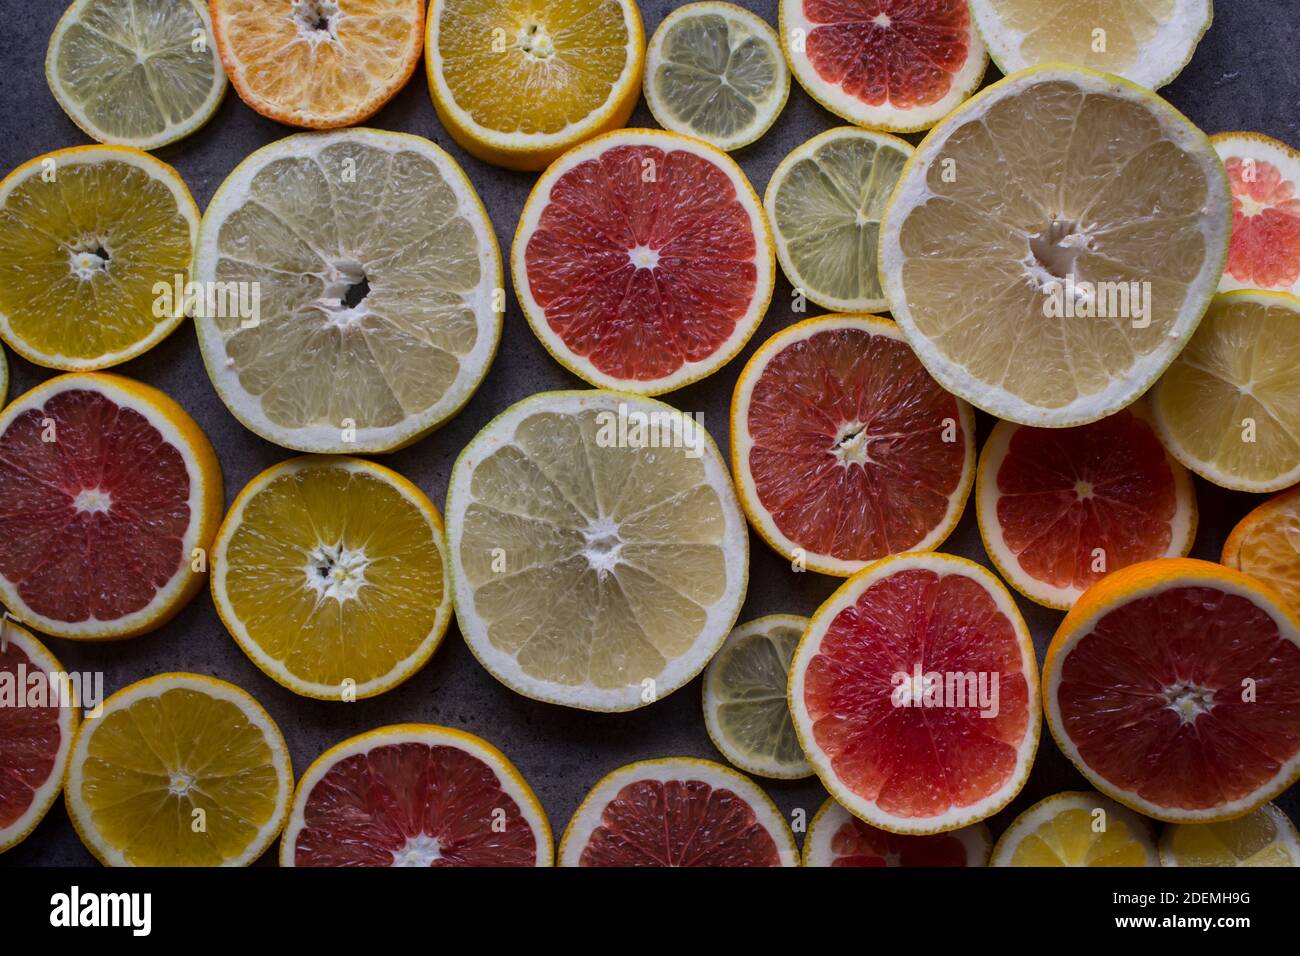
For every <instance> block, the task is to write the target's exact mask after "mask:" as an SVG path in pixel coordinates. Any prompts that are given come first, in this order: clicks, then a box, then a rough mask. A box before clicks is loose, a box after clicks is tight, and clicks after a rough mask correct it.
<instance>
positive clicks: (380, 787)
mask: <svg viewBox="0 0 1300 956" xmlns="http://www.w3.org/2000/svg"><path fill="white" fill-rule="evenodd" d="M553 852H554V851H553V847H552V842H551V826H550V824H549V823H547V821H546V813H545V812H544V811H543V810H542V805H541V804H540V803H538V801H537V796H536V794H534V793H533V790H532V788H531V787H530V786H528V781H526V780H524V778H523V777H522V776H520V774H519V771H518V770H516V769H515V767H514V765H513V764H512V763H511V762H510V761H509V760H507V759H506V756H505V754H503V753H501V751H499V750H497V749H496V748H495V747H493V746H492V745H491V744H490V743H488V742H487V741H486V740H483V739H482V738H479V737H475V736H474V735H473V734H467V733H465V732H464V731H462V730H453V729H452V728H450V727H438V726H435V725H433V724H396V725H394V726H391V727H380V728H378V729H377V730H372V731H369V732H368V733H364V734H360V735H358V736H356V737H351V738H349V739H347V740H345V741H343V742H342V743H341V744H338V745H336V746H334V747H331V748H330V749H329V750H327V751H325V752H324V753H323V754H321V755H320V756H319V757H317V758H316V760H315V762H313V763H312V765H311V766H310V767H308V768H307V772H306V773H305V774H303V775H302V780H301V781H299V783H298V790H297V793H296V794H295V795H294V799H293V812H292V813H291V814H290V815H289V823H288V826H286V827H285V831H284V839H282V840H281V841H280V865H281V866H425V867H429V866H432V867H447V866H550V865H551V859H552V856H553Z"/></svg>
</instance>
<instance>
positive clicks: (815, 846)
mask: <svg viewBox="0 0 1300 956" xmlns="http://www.w3.org/2000/svg"><path fill="white" fill-rule="evenodd" d="M992 847H993V836H992V834H990V833H989V828H988V827H987V826H985V825H984V824H983V823H976V824H974V825H973V826H969V827H962V828H961V829H960V830H953V831H952V832H950V833H934V834H930V835H928V836H915V835H912V834H900V833H890V832H889V831H888V830H878V829H876V828H875V827H873V826H871V825H870V824H869V823H863V822H862V821H861V820H859V819H858V818H857V817H855V816H854V815H853V814H851V813H849V811H847V810H845V809H844V808H843V807H842V806H840V805H839V804H838V803H836V802H835V800H834V799H830V800H827V801H826V802H825V803H823V804H822V807H821V809H820V810H818V811H817V813H816V814H815V815H814V816H813V818H812V820H811V821H809V823H808V835H807V836H806V837H804V841H803V865H804V866H854V867H859V866H860V867H885V866H906V867H912V866H917V867H936V866H985V865H986V864H987V863H988V861H989V851H990V850H991V849H992Z"/></svg>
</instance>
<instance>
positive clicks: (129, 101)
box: [45, 0, 226, 149]
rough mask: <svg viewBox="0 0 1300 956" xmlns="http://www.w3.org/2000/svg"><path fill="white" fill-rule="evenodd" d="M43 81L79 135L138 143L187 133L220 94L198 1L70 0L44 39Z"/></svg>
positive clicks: (222, 78) (218, 70) (160, 142)
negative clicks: (65, 10) (48, 86)
mask: <svg viewBox="0 0 1300 956" xmlns="http://www.w3.org/2000/svg"><path fill="white" fill-rule="evenodd" d="M45 79H46V81H47V82H48V83H49V84H50V91H51V92H52V93H53V94H54V98H55V99H56V100H58V101H59V105H60V106H62V107H63V111H64V112H65V113H67V114H68V116H69V118H71V120H72V121H73V122H74V123H76V124H77V125H78V126H80V127H81V129H82V130H84V131H85V133H86V135H88V136H91V137H93V138H94V139H97V140H99V141H100V142H101V143H114V144H118V145H122V146H135V147H137V148H139V149H157V148H158V147H159V146H165V145H166V144H167V143H172V142H175V141H176V140H178V139H180V138H181V137H182V136H188V135H189V134H190V133H192V132H194V131H195V130H196V129H198V128H199V127H200V126H202V125H203V124H204V123H206V122H207V121H208V120H209V119H211V118H212V114H213V113H215V112H216V111H217V106H218V105H219V104H220V103H221V97H222V96H223V95H225V92H226V73H225V70H223V69H222V67H221V58H220V57H219V56H218V55H217V46H216V44H215V43H214V42H213V41H212V22H211V21H210V20H209V19H208V5H207V4H206V3H201V2H199V0H75V2H74V3H73V4H72V6H70V7H68V10H67V12H66V13H64V14H63V18H62V19H61V20H59V23H58V25H57V26H56V27H55V28H54V35H53V36H51V37H50V46H49V51H48V52H47V53H46V56H45Z"/></svg>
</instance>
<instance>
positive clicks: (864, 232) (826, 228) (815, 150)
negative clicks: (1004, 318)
mask: <svg viewBox="0 0 1300 956" xmlns="http://www.w3.org/2000/svg"><path fill="white" fill-rule="evenodd" d="M913 152H914V150H913V149H912V146H911V144H910V143H908V142H906V141H904V140H901V139H899V138H898V137H896V136H890V135H889V134H888V133H873V132H870V131H868V130H864V129H857V128H855V127H852V126H842V127H840V128H839V129H830V130H827V131H826V132H824V133H821V134H819V135H817V136H814V137H813V138H812V139H810V140H808V142H806V143H804V144H803V145H802V146H798V147H796V148H795V149H794V151H793V152H791V153H790V155H788V156H786V158H785V159H783V160H781V164H780V165H779V166H777V167H776V171H775V172H773V173H772V178H771V179H770V180H768V183H767V191H766V193H764V195H763V206H764V208H765V209H766V210H767V219H768V222H770V223H771V225H772V238H773V239H774V240H775V242H776V257H777V259H779V260H780V262H781V268H782V269H783V270H784V271H785V274H786V276H787V277H788V278H789V280H790V284H791V285H793V286H795V288H796V289H798V290H799V291H800V292H802V293H803V294H804V295H806V296H807V297H808V298H810V299H812V300H813V301H814V302H816V303H817V304H818V305H820V306H822V307H823V308H827V309H835V310H836V311H839V312H868V311H872V310H874V309H883V308H887V307H888V303H887V302H886V301H885V293H884V290H883V289H882V287H881V284H880V276H879V275H878V274H877V272H876V261H877V257H878V256H877V254H878V249H879V242H880V217H881V216H882V215H883V214H884V211H885V202H886V201H887V200H888V199H889V195H890V193H891V192H893V189H894V185H895V183H897V182H898V176H899V174H900V173H901V172H902V171H903V165H904V164H905V163H906V162H907V160H908V158H909V157H910V156H911V155H912V153H913Z"/></svg>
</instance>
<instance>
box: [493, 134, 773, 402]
mask: <svg viewBox="0 0 1300 956" xmlns="http://www.w3.org/2000/svg"><path fill="white" fill-rule="evenodd" d="M511 264H512V268H513V271H514V280H515V291H516V292H517V293H518V295H519V301H520V303H521V304H522V306H523V309H524V314H525V315H526V316H527V317H528V322H529V324H530V325H531V326H532V327H533V331H534V332H535V333H536V334H537V337H538V338H539V339H541V341H542V344H543V345H545V346H546V348H547V350H548V351H549V352H550V353H551V354H552V355H553V356H555V358H556V360H557V361H559V362H560V364H562V365H564V366H565V367H566V368H567V369H569V371H571V372H573V373H574V374H575V375H577V376H579V377H581V378H583V379H585V380H587V381H588V382H591V383H592V384H594V385H599V386H604V387H608V388H619V389H622V390H624V391H629V392H636V393H639V394H643V395H658V394H660V393H662V392H668V391H671V390H673V389H675V388H680V387H681V386H683V385H685V384H687V383H688V382H692V381H695V380H696V379H699V378H703V377H704V376H705V375H708V374H710V373H711V372H714V371H716V370H717V369H718V368H719V367H721V366H722V365H724V364H725V363H726V362H727V361H728V360H729V359H730V358H731V357H732V356H734V355H735V354H736V353H737V352H738V351H740V349H741V347H742V346H743V345H744V344H745V342H746V341H748V339H749V337H750V335H752V334H753V332H754V329H756V328H757V327H758V323H759V322H760V321H761V320H762V318H763V313H764V311H765V310H766V309H767V303H768V301H769V300H770V299H771V296H772V282H773V273H774V270H775V252H774V250H773V245H772V237H771V233H770V232H769V231H768V226H767V219H766V217H765V215H764V213H763V209H762V204H761V203H760V202H759V199H758V196H756V195H755V194H754V190H753V188H752V187H751V186H750V184H749V180H748V179H746V178H745V174H744V173H743V172H742V171H741V169H740V167H739V166H737V165H736V164H735V162H734V161H733V160H732V159H731V158H730V157H728V156H727V154H726V153H724V152H722V151H721V150H718V149H714V148H713V147H712V146H709V145H707V144H705V143H702V142H699V141H697V140H693V139H689V138H688V137H685V136H679V135H677V134H675V133H667V132H663V131H661V130H644V129H642V130H637V129H628V130H619V131H617V132H614V133H607V134H606V135H604V136H598V137H596V138H595V139H593V140H590V141H588V142H586V143H584V144H583V145H581V146H578V147H576V148H575V149H571V150H570V151H569V152H567V153H565V154H564V155H563V156H561V157H560V158H559V159H557V160H556V161H555V162H554V163H553V164H551V167H550V168H549V169H548V170H547V171H546V172H545V173H543V174H542V176H541V178H540V179H538V181H537V184H536V185H535V186H534V187H533V191H532V194H531V195H530V196H529V197H528V202H527V204H526V205H525V206H524V212H523V215H522V216H521V217H520V220H519V229H518V231H517V232H516V233H515V242H514V249H513V254H512V257H511Z"/></svg>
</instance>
